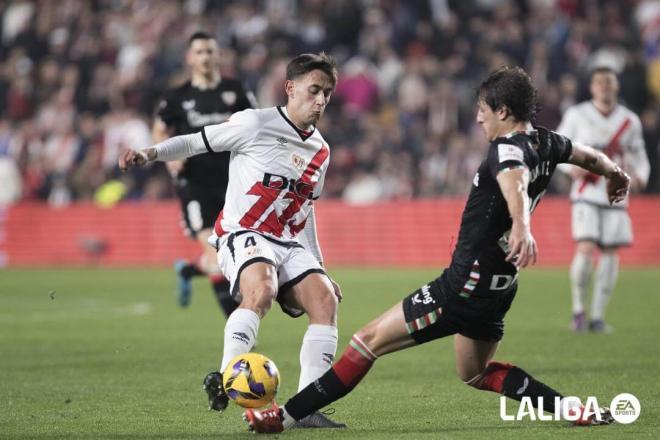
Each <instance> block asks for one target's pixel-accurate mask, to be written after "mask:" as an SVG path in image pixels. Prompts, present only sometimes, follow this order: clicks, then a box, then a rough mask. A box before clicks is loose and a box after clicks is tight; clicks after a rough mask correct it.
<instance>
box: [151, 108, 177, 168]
mask: <svg viewBox="0 0 660 440" xmlns="http://www.w3.org/2000/svg"><path fill="white" fill-rule="evenodd" d="M172 136H174V130H173V129H172V128H171V127H168V126H167V124H165V122H164V121H163V120H162V119H161V118H159V117H156V118H155V119H154V123H153V125H152V127H151V138H152V139H153V141H154V142H155V143H158V142H163V141H164V140H165V139H168V138H171V137H172ZM183 162H184V161H182V160H171V161H169V162H166V163H165V166H166V167H167V170H168V171H169V172H170V174H171V175H172V177H176V176H177V174H179V172H180V171H181V169H183Z"/></svg>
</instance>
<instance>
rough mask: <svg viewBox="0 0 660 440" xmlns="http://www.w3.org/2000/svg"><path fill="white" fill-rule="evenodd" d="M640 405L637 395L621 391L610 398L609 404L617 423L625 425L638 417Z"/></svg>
mask: <svg viewBox="0 0 660 440" xmlns="http://www.w3.org/2000/svg"><path fill="white" fill-rule="evenodd" d="M640 410H641V405H640V404H639V400H637V397H635V396H633V395H632V394H630V393H621V394H619V395H617V396H615V397H614V399H612V403H611V404H610V411H612V417H614V420H616V421H617V422H619V423H623V424H624V425H627V424H629V423H632V422H634V421H635V420H637V417H639V412H640Z"/></svg>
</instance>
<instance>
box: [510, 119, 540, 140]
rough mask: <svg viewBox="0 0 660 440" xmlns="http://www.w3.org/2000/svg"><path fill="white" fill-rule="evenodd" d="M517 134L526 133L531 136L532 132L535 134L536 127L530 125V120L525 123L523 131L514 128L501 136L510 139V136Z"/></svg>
mask: <svg viewBox="0 0 660 440" xmlns="http://www.w3.org/2000/svg"><path fill="white" fill-rule="evenodd" d="M517 134H526V135H528V136H531V135H533V134H536V128H534V127H533V126H532V123H531V122H528V123H527V125H526V126H525V130H524V131H519V130H514V131H512V132H510V133H507V134H505V135H504V136H502V137H504V138H506V139H511V138H512V137H514V136H515V135H517Z"/></svg>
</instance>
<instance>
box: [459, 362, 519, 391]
mask: <svg viewBox="0 0 660 440" xmlns="http://www.w3.org/2000/svg"><path fill="white" fill-rule="evenodd" d="M511 368H513V365H511V364H503V363H501V362H495V361H492V362H489V363H488V365H487V366H486V369H485V370H484V371H483V372H482V373H481V374H480V375H479V377H478V379H477V380H476V381H475V382H474V383H471V384H470V385H472V386H474V387H476V388H479V389H480V390H487V391H494V392H496V393H499V394H502V391H504V379H505V378H506V376H507V374H509V370H511Z"/></svg>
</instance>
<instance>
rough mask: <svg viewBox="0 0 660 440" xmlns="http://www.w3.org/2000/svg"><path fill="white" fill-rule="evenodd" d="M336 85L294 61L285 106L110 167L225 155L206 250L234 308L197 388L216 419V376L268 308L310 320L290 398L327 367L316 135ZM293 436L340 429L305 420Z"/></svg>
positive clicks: (328, 292) (246, 346) (332, 332)
mask: <svg viewBox="0 0 660 440" xmlns="http://www.w3.org/2000/svg"><path fill="white" fill-rule="evenodd" d="M337 77H338V74H337V68H336V64H335V61H334V59H333V58H331V57H329V56H328V55H326V54H325V53H320V54H302V55H299V56H297V57H295V58H294V59H292V60H291V61H290V62H289V63H288V65H287V68H286V81H285V83H284V89H285V91H286V95H287V104H286V106H282V107H280V106H276V107H269V108H265V109H259V110H252V109H248V110H244V111H241V112H237V113H234V114H233V115H232V116H231V117H230V118H229V120H227V121H225V122H224V123H222V124H214V125H209V126H206V127H203V128H202V130H201V132H199V133H194V134H189V135H182V136H175V137H173V138H170V139H166V140H165V141H163V142H160V143H158V144H156V145H154V146H153V147H150V148H147V149H144V150H141V151H135V150H127V151H126V152H124V153H123V154H122V155H121V156H120V157H119V161H118V162H119V167H120V168H121V169H122V170H126V169H128V168H130V167H131V166H143V165H145V164H146V163H147V162H150V161H154V160H160V161H170V160H176V159H183V158H189V157H192V156H195V155H199V154H202V153H206V152H207V151H208V152H220V151H227V152H229V151H230V152H231V154H232V160H231V164H230V167H229V183H228V186H227V203H226V206H225V208H224V209H223V211H222V212H221V213H220V217H219V218H218V220H217V221H216V223H215V228H214V232H215V234H214V235H213V236H212V237H211V239H210V242H212V243H214V244H215V246H216V248H217V250H218V255H219V257H218V260H219V262H220V265H221V268H222V271H223V273H224V274H226V275H227V278H228V279H229V280H230V281H231V294H232V296H233V297H234V298H236V299H238V300H240V306H239V307H238V308H237V309H236V310H235V311H234V312H233V313H232V314H231V316H229V318H228V319H227V323H226V324H225V331H224V344H223V353H222V361H221V364H220V369H219V371H213V372H211V373H209V374H208V375H207V376H206V378H205V379H204V389H205V390H206V393H207V394H208V397H209V407H210V408H211V409H214V410H216V411H223V410H224V409H225V408H226V407H227V405H228V402H229V398H228V396H227V394H226V393H225V391H224V389H223V386H222V380H221V373H222V372H224V371H225V369H227V368H231V366H230V365H229V362H230V361H231V360H232V359H233V358H234V357H236V356H238V355H240V354H243V353H247V352H249V351H250V350H251V349H252V348H253V347H254V344H255V342H256V340H257V334H258V331H259V326H260V323H261V320H262V318H263V317H264V316H265V315H266V314H267V313H268V311H269V310H270V308H271V307H272V305H273V302H274V301H278V302H279V303H280V305H281V306H282V310H283V311H285V312H286V313H287V314H289V315H290V316H292V317H294V318H295V317H298V316H301V315H303V314H307V316H308V318H309V326H308V327H307V331H306V332H305V335H304V337H303V342H302V346H301V348H300V380H299V383H298V387H299V389H301V388H303V387H305V386H306V385H307V384H309V383H311V382H312V381H314V380H315V379H316V378H318V377H319V376H320V375H321V374H323V373H324V372H325V371H326V370H327V369H328V368H330V366H331V365H332V361H333V359H334V357H335V352H336V350H337V337H338V336H337V335H338V333H337V304H338V301H339V299H341V289H340V288H339V286H338V285H337V284H336V283H335V282H334V281H332V280H331V279H330V277H329V276H328V275H327V273H326V272H325V270H324V269H323V257H322V254H321V248H320V246H319V243H318V239H317V235H316V223H315V218H314V201H315V200H318V198H319V197H320V195H321V191H322V189H323V184H324V182H325V174H326V171H327V169H328V165H329V163H330V148H329V147H328V144H327V142H326V141H325V139H324V138H323V136H322V135H321V133H320V132H319V131H318V130H317V129H316V125H317V123H318V121H319V119H320V118H321V116H322V115H323V112H324V110H325V107H326V106H327V104H328V102H330V97H331V96H332V93H333V92H334V90H335V87H336V85H337ZM298 426H300V427H312V428H339V427H343V426H345V425H343V424H338V423H335V422H333V421H332V420H330V419H328V418H327V417H325V416H324V415H323V414H321V413H314V414H310V415H309V417H308V418H307V419H306V420H301V421H300V423H299V424H298Z"/></svg>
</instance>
